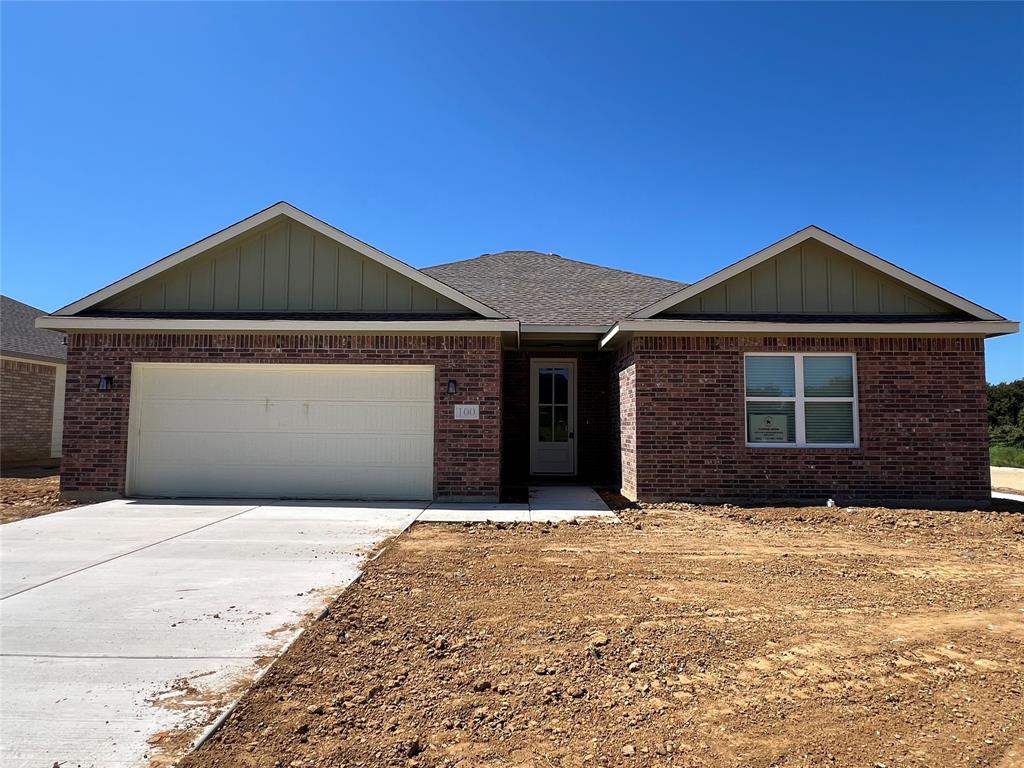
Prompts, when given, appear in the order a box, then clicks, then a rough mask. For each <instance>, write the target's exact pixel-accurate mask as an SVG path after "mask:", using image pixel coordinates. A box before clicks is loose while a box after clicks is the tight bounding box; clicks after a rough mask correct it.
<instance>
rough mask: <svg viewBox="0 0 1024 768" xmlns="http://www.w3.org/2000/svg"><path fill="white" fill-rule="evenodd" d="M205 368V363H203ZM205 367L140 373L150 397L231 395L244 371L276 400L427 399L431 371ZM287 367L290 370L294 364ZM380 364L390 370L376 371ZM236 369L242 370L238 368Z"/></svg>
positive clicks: (254, 386) (250, 384)
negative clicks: (425, 373)
mask: <svg viewBox="0 0 1024 768" xmlns="http://www.w3.org/2000/svg"><path fill="white" fill-rule="evenodd" d="M203 367H206V366H203ZM208 367H209V369H210V370H207V371H203V370H201V368H200V366H195V367H191V368H180V369H165V370H156V369H149V370H147V371H146V372H145V374H144V375H145V379H146V382H145V386H146V392H147V394H148V395H150V396H151V397H182V396H184V397H188V396H190V395H194V394H199V395H201V396H202V398H203V399H206V400H215V399H225V400H233V399H235V398H237V397H238V396H239V394H240V393H239V389H238V376H239V375H242V374H244V376H245V378H246V389H247V390H249V391H258V392H259V393H260V396H261V397H268V398H271V399H281V400H342V401H344V400H371V401H373V400H381V399H383V400H416V401H424V400H431V399H432V397H433V376H429V377H427V376H423V375H414V374H413V375H409V371H410V369H413V370H420V371H422V370H423V369H422V367H416V368H413V367H412V366H369V367H372V368H374V369H375V370H372V371H370V370H368V371H355V370H353V368H354V367H353V366H342V365H337V366H317V370H315V371H314V370H310V371H306V372H297V373H295V374H294V375H288V374H283V373H280V372H275V371H271V370H268V369H267V368H261V367H259V366H256V365H245V366H221V365H214V364H211V365H210V366H208ZM278 367H281V368H285V367H287V368H288V369H289V371H292V370H294V366H283V365H282V366H278ZM382 367H386V368H389V369H391V370H388V371H381V370H376V369H379V368H382ZM239 368H245V369H247V370H245V371H241V372H239V371H238V369H239Z"/></svg>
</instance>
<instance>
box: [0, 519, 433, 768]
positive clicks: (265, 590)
mask: <svg viewBox="0 0 1024 768" xmlns="http://www.w3.org/2000/svg"><path fill="white" fill-rule="evenodd" d="M424 506H426V505H425V504H402V503H399V504H394V503H390V504H381V505H374V504H366V503H363V504H358V505H357V504H352V505H347V504H343V505H339V504H329V503H323V504H320V503H315V502H313V503H302V504H295V503H291V504H290V503H288V502H268V503H265V504H259V503H252V502H250V503H223V502H210V503H202V502H200V503H188V504H183V503H180V502H169V501H132V500H122V501H113V502H108V503H104V504H96V505H92V506H88V507H80V508H78V509H74V510H69V511H66V512H61V513H58V514H53V515H48V516H45V517H40V518H35V519H32V520H24V521H21V522H17V523H11V524H8V525H5V526H3V527H2V528H0V555H2V563H0V765H3V766H6V767H7V768H15V767H16V766H32V768H40V767H41V766H42V767H48V766H52V765H54V764H55V763H59V764H60V765H61V766H131V765H144V764H145V763H146V761H147V758H148V757H151V756H152V755H153V754H154V752H155V751H158V750H160V749H161V748H164V749H167V748H170V749H174V748H175V747H180V746H182V745H183V743H186V744H187V743H188V741H189V738H184V739H179V740H178V741H175V740H174V738H173V737H168V736H163V738H162V743H161V734H162V733H164V732H166V731H170V730H174V729H179V728H183V727H192V728H194V729H195V730H196V731H198V730H199V729H200V728H201V726H203V725H205V724H206V723H208V722H209V721H210V720H211V719H213V717H214V716H215V715H216V713H217V712H219V711H221V710H222V709H223V708H224V707H225V706H226V705H227V704H228V703H230V701H231V700H233V699H234V698H237V696H238V695H239V694H240V692H241V690H243V689H244V687H245V685H246V684H247V683H248V682H250V681H251V680H252V679H253V677H254V676H255V675H256V674H258V672H259V671H260V669H262V668H264V667H265V666H266V665H267V664H268V663H269V662H270V661H271V660H272V659H273V657H274V656H276V655H278V654H279V653H280V652H281V651H282V650H283V649H284V647H285V646H286V645H287V644H288V642H289V641H290V640H291V639H292V638H293V637H294V636H295V635H296V634H297V633H298V632H299V631H300V623H301V622H302V621H303V620H306V619H308V617H310V616H311V615H315V613H316V612H318V611H319V610H320V609H322V607H323V606H324V605H326V604H327V603H328V602H329V601H330V600H331V598H332V597H333V596H334V595H336V594H337V593H338V592H339V591H340V590H341V589H342V588H344V587H345V586H346V585H348V584H349V583H351V581H352V580H353V579H354V578H355V577H356V576H357V575H358V573H359V569H360V566H361V563H362V561H363V560H364V559H365V557H366V556H367V555H368V554H369V553H371V552H372V551H373V550H374V549H375V548H376V547H377V546H378V545H379V544H380V543H381V542H382V541H383V540H384V539H386V538H388V537H390V536H394V535H396V534H398V533H400V532H401V531H402V530H404V529H405V528H406V526H408V525H409V524H410V523H411V522H412V521H413V520H414V519H415V518H416V516H417V515H418V514H419V513H420V512H421V511H422V510H423V508H424Z"/></svg>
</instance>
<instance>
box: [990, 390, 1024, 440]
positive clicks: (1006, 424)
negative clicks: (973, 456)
mask: <svg viewBox="0 0 1024 768" xmlns="http://www.w3.org/2000/svg"><path fill="white" fill-rule="evenodd" d="M988 431H989V438H990V441H991V443H992V445H1006V446H1009V447H1011V448H1024V379H1018V380H1017V381H1010V382H1007V383H1005V384H989V385H988Z"/></svg>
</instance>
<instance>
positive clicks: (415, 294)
mask: <svg viewBox="0 0 1024 768" xmlns="http://www.w3.org/2000/svg"><path fill="white" fill-rule="evenodd" d="M96 308H97V309H99V310H105V311H117V310H125V311H131V310H135V311H138V310H142V311H150V312H161V311H166V312H234V311H241V312H271V311H278V312H309V311H319V312H384V311H387V312H394V313H396V314H402V313H409V312H446V313H449V312H456V313H463V314H467V315H471V314H473V313H472V311H471V310H469V309H466V308H465V307H463V306H461V305H460V304H457V303H456V302H454V301H452V300H450V299H448V298H446V297H444V296H442V295H441V294H439V293H436V292H435V291H432V290H430V289H429V288H426V287H425V286H423V285H421V284H419V283H417V282H415V281H413V280H410V279H409V278H407V277H405V276H404V275H401V274H399V273H398V272H394V271H392V270H390V269H388V268H387V267H385V266H384V265H382V264H380V263H379V262H376V261H374V260H372V259H368V258H367V257H365V256H363V255H362V254H360V253H358V252H356V251H354V250H352V249H351V248H347V247H346V246H344V245H341V244H340V243H337V242H335V241H334V240H331V239H329V238H326V237H324V236H322V235H320V234H319V233H318V232H315V231H314V230H312V229H310V228H309V227H307V226H305V225H303V224H299V223H298V222H295V221H291V220H290V219H278V220H277V221H275V222H271V223H270V224H267V225H265V226H264V227H262V228H260V229H258V230H255V231H253V232H249V233H246V235H244V236H243V237H240V238H236V239H234V240H232V241H230V242H227V243H225V244H223V245H220V246H218V247H216V248H214V249H212V250H210V251H208V252H207V253H204V254H201V255H199V256H196V257H195V258H192V259H190V260H189V261H187V262H185V263H183V264H179V265H178V266H176V267H172V268H171V269H169V270H167V271H165V272H162V273H160V274H159V275H156V276H154V277H151V278H150V279H149V280H145V281H143V282H142V283H140V284H139V285H136V286H133V287H132V288H129V289H128V290H126V291H123V292H122V293H119V294H118V295H116V296H112V297H111V298H109V299H107V300H105V301H103V302H101V303H100V304H99V305H98V306H97V307H96Z"/></svg>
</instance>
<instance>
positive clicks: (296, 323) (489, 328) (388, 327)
mask: <svg viewBox="0 0 1024 768" xmlns="http://www.w3.org/2000/svg"><path fill="white" fill-rule="evenodd" d="M36 328H50V329H59V330H66V331H216V332H219V333H296V332H301V333H357V334H358V333H383V334H388V333H397V334H406V335H409V334H424V333H426V334H429V333H459V334H463V333H503V332H504V333H509V332H512V333H516V332H518V331H519V322H518V321H517V320H226V319H220V318H207V319H203V318H165V317H79V316H70V317H69V316H64V315H43V316H42V317H38V318H36Z"/></svg>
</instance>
